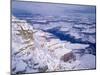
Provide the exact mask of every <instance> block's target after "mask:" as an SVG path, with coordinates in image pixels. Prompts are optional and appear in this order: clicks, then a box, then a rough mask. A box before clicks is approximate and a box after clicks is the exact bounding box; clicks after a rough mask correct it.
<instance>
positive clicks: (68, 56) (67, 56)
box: [61, 52, 76, 62]
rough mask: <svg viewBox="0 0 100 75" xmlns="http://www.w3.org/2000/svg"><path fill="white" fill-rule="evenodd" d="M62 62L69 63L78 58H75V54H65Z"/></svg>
mask: <svg viewBox="0 0 100 75" xmlns="http://www.w3.org/2000/svg"><path fill="white" fill-rule="evenodd" d="M61 60H62V61H64V62H67V61H69V60H76V57H75V55H74V54H73V52H70V53H67V54H64V55H63V56H62V57H61Z"/></svg>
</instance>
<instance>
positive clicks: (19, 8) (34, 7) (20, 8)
mask: <svg viewBox="0 0 100 75" xmlns="http://www.w3.org/2000/svg"><path fill="white" fill-rule="evenodd" d="M95 10H96V7H95V6H89V5H71V4H54V3H43V2H42V3H40V2H25V1H24V2H22V1H12V14H15V15H16V14H41V15H65V14H67V13H90V14H91V13H94V14H95V12H96V11H95Z"/></svg>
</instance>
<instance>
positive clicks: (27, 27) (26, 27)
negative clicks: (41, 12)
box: [12, 16, 95, 74]
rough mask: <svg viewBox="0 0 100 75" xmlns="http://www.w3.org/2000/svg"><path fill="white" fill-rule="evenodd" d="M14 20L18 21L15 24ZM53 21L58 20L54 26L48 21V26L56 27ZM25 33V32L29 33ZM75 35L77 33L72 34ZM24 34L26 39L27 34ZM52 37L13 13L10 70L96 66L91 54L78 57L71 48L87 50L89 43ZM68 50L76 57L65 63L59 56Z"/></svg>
mask: <svg viewBox="0 0 100 75" xmlns="http://www.w3.org/2000/svg"><path fill="white" fill-rule="evenodd" d="M14 21H18V22H17V23H14ZM23 22H24V23H23ZM41 22H42V21H41ZM56 24H57V23H55V25H54V24H53V23H51V25H52V26H51V28H52V27H55V26H57V25H56ZM60 24H63V23H60ZM21 27H22V28H21ZM45 28H46V27H45ZM47 28H48V27H47ZM71 28H72V27H71ZM67 29H68V30H70V27H69V28H68V27H67ZM21 30H22V31H21ZM62 30H63V29H62ZM65 30H66V28H65V29H64V31H65ZM20 32H22V33H20ZM31 32H32V33H31ZM26 33H28V35H27V34H26ZM18 34H19V35H18ZM30 34H31V35H30ZM76 34H77V33H75V34H72V35H76ZM21 35H22V36H21ZM26 35H27V37H28V38H27V37H26ZM51 36H53V37H55V36H54V35H52V34H51V33H48V32H44V31H43V30H41V29H38V28H34V26H33V25H31V24H29V23H27V22H26V21H25V20H19V19H17V18H16V17H14V16H13V17H12V70H13V73H14V74H16V73H21V72H23V73H35V72H50V71H63V70H75V69H83V68H84V69H85V68H88V69H90V68H95V56H94V55H92V54H89V55H83V56H82V57H81V56H80V54H74V50H79V49H86V48H87V47H89V44H79V43H71V42H68V41H61V40H60V39H59V38H56V37H55V38H50V37H51ZM76 37H77V36H76ZM91 39H93V38H91ZM48 40H49V41H48ZM69 53H73V54H74V55H75V57H76V60H71V59H70V60H69V61H67V62H64V61H62V60H61V57H62V56H63V55H65V54H69ZM89 58H91V60H90V61H89V62H86V61H87V60H88V59H89ZM89 64H90V65H89ZM79 65H80V66H79ZM92 65H93V66H92Z"/></svg>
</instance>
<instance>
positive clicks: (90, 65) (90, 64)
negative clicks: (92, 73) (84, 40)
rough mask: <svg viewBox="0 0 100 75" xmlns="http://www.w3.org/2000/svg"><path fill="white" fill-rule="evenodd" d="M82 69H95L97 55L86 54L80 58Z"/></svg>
mask: <svg viewBox="0 0 100 75" xmlns="http://www.w3.org/2000/svg"><path fill="white" fill-rule="evenodd" d="M80 61H81V62H80V65H79V66H78V67H79V68H80V69H94V68H95V67H96V57H95V56H94V55H91V54H85V55H83V56H82V57H81V58H80Z"/></svg>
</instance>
